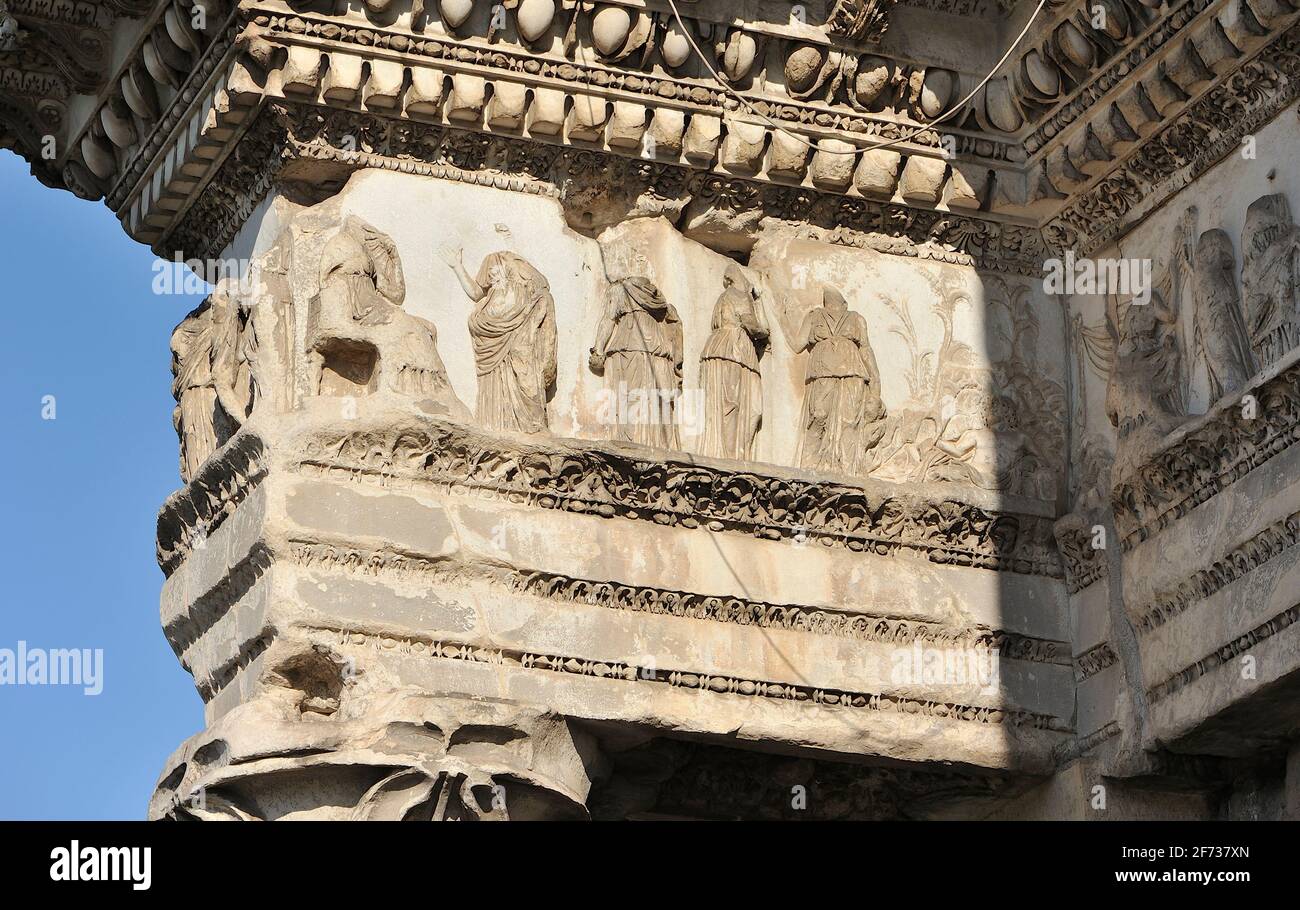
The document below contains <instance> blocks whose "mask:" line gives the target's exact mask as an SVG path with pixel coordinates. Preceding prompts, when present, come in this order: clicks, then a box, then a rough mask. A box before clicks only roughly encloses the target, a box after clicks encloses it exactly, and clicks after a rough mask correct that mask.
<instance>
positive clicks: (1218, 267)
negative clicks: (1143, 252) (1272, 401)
mask: <svg viewBox="0 0 1300 910" xmlns="http://www.w3.org/2000/svg"><path fill="white" fill-rule="evenodd" d="M1195 301H1196V311H1195V313H1194V316H1193V318H1194V320H1195V329H1194V337H1195V339H1196V345H1197V347H1198V348H1199V350H1200V353H1201V355H1202V356H1203V357H1204V358H1205V364H1206V370H1207V372H1208V374H1209V382H1210V398H1211V400H1217V399H1218V398H1220V397H1221V396H1223V395H1225V394H1227V393H1228V392H1232V391H1236V390H1237V389H1239V388H1241V387H1242V386H1243V385H1245V384H1246V381H1247V380H1248V379H1249V378H1250V377H1251V376H1252V375H1254V373H1255V358H1254V357H1253V356H1252V355H1251V351H1250V344H1249V341H1248V336H1247V334H1246V326H1245V324H1244V322H1243V313H1242V309H1241V295H1239V294H1238V293H1237V276H1236V257H1235V256H1234V255H1233V251H1232V239H1231V238H1230V237H1228V234H1227V232H1226V231H1223V230H1220V229H1218V228H1215V229H1213V230H1209V231H1206V232H1205V233H1203V234H1201V236H1200V239H1199V240H1197V242H1196V290H1195Z"/></svg>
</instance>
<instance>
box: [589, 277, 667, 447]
mask: <svg viewBox="0 0 1300 910" xmlns="http://www.w3.org/2000/svg"><path fill="white" fill-rule="evenodd" d="M682 357H683V351H682V325H681V319H680V318H679V317H678V315H677V309H676V307H674V306H673V305H672V304H670V303H669V302H668V301H667V300H665V299H664V296H663V294H661V293H660V292H659V289H658V288H657V287H656V286H655V284H654V282H652V281H651V280H650V279H649V278H643V277H631V278H621V279H619V280H617V281H614V282H613V283H612V284H611V285H610V286H609V289H608V290H607V291H606V293H605V311H604V314H603V315H602V316H601V319H600V324H599V325H598V326H597V328H596V343H595V344H594V345H593V346H592V348H591V353H590V356H589V358H588V365H589V366H590V368H591V371H592V372H593V373H596V374H598V375H602V376H604V377H605V387H606V391H607V393H608V396H609V397H608V398H607V399H606V404H607V407H605V408H603V409H602V410H603V412H604V413H603V415H602V416H601V417H600V418H598V419H601V420H602V422H605V423H608V424H611V425H612V435H613V437H614V438H615V439H620V440H623V441H625V442H634V443H639V444H641V445H647V446H656V447H658V448H663V449H676V448H680V446H681V436H680V433H679V431H678V430H679V428H678V424H679V422H680V407H681V402H680V399H681V392H682ZM625 403H626V406H624V404H625Z"/></svg>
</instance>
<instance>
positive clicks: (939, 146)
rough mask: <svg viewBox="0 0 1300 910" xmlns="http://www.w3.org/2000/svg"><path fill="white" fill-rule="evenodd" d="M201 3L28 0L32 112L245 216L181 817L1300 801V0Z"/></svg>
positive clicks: (223, 235)
mask: <svg viewBox="0 0 1300 910" xmlns="http://www.w3.org/2000/svg"><path fill="white" fill-rule="evenodd" d="M900 6H901V5H900ZM190 7H191V4H189V3H181V4H179V5H175V4H173V5H172V6H170V7H168V8H166V9H164V5H163V4H161V3H155V4H150V3H148V2H146V0H139V2H135V0H132V2H127V0H116V2H114V3H111V4H100V5H98V6H97V7H96V8H95V12H94V14H93V15H85V16H80V18H75V19H68V16H67V14H66V11H63V10H62V8H58V9H56V8H54V7H50V6H49V5H48V4H46V5H40V4H33V3H29V2H26V0H9V2H8V3H7V4H6V3H0V57H2V58H3V61H2V63H3V66H0V70H3V71H2V72H0V147H4V148H12V149H14V150H16V151H17V152H19V154H22V155H23V156H24V157H26V158H27V159H28V160H30V161H32V163H33V171H34V173H35V174H36V175H37V176H38V177H39V178H40V179H42V180H43V181H44V182H46V183H48V184H50V185H53V186H61V187H64V188H67V189H69V190H71V191H73V192H75V193H77V194H78V195H80V196H83V197H85V198H88V199H96V200H98V199H102V200H104V202H105V203H106V204H107V205H108V206H109V207H110V208H111V209H112V210H113V211H114V212H115V213H116V214H117V215H118V216H119V217H120V218H121V221H122V223H123V226H124V227H125V229H126V230H127V231H128V233H129V234H130V235H131V236H132V237H134V238H136V239H138V240H140V241H142V242H145V243H148V244H151V245H153V246H154V247H155V249H156V250H157V251H158V252H159V253H160V254H165V255H166V256H167V257H168V258H171V257H173V256H175V255H177V254H180V255H181V256H184V257H220V258H222V259H223V260H234V261H236V262H238V263H239V264H240V267H239V269H238V270H237V272H238V274H236V275H235V276H233V278H231V279H229V280H226V281H223V282H221V283H220V284H219V285H217V287H216V288H215V290H214V292H213V293H212V295H211V297H210V298H209V300H208V301H207V302H206V303H205V304H204V306H202V307H200V308H198V309H196V310H195V311H194V312H192V313H191V314H190V315H189V316H187V317H186V319H185V320H184V321H182V322H181V324H180V325H179V326H177V327H176V330H175V331H174V333H173V335H172V337H171V345H170V347H171V355H172V367H173V376H174V383H173V393H174V396H175V398H176V401H177V405H176V410H175V412H174V422H175V425H176V430H177V433H178V438H179V442H180V475H181V480H182V482H183V483H184V484H185V486H184V487H183V488H182V489H181V490H179V491H177V493H176V494H174V495H173V496H172V497H170V498H169V500H168V502H167V503H166V504H165V506H164V508H163V511H162V513H161V515H160V517H159V525H158V557H159V563H160V565H161V566H162V567H163V570H164V573H165V574H166V576H167V577H166V580H165V582H164V583H163V591H162V602H161V619H162V623H163V627H164V630H165V633H166V635H167V638H168V641H169V642H170V643H171V644H172V646H173V648H174V649H175V650H176V653H177V656H178V658H179V659H180V660H181V662H182V664H183V665H184V666H185V667H186V668H187V669H188V670H189V671H190V672H191V673H192V674H193V675H194V678H195V681H196V685H197V687H198V689H199V692H200V694H201V696H202V697H203V699H204V701H205V704H206V720H207V724H208V727H207V729H206V730H205V731H204V732H202V733H200V734H198V735H197V736H196V737H195V738H193V739H192V740H191V741H190V742H189V743H187V744H186V745H185V746H183V747H182V748H181V750H180V751H179V752H178V753H177V754H176V755H175V756H174V757H173V759H172V760H171V762H170V763H169V764H168V766H167V768H166V770H165V772H164V775H163V777H162V779H161V780H160V783H159V788H158V791H157V794H156V796H155V799H154V802H153V804H152V805H151V808H150V812H151V815H152V816H154V817H198V818H321V817H330V818H432V817H464V818H470V817H473V818H502V817H507V816H508V817H510V818H571V817H589V816H592V815H595V816H596V817H647V816H649V817H655V816H663V815H678V816H687V817H709V818H728V817H753V818H773V817H787V815H788V813H787V812H786V810H785V809H783V808H778V807H777V804H778V803H781V802H782V801H781V800H780V799H778V798H777V797H778V796H779V794H778V793H777V790H779V789H780V788H781V787H784V786H793V785H795V784H797V783H800V782H804V783H806V784H807V785H809V786H810V787H813V788H814V789H818V788H820V789H818V793H820V794H822V795H823V796H824V800H823V801H822V802H821V803H819V804H818V806H817V808H815V809H813V810H811V812H812V814H813V815H814V816H816V817H827V818H831V817H836V818H844V817H876V818H899V817H1068V818H1093V817H1098V818H1100V817H1106V818H1183V817H1211V816H1214V817H1226V818H1255V817H1278V816H1283V815H1290V816H1294V815H1295V814H1296V809H1295V804H1296V799H1295V798H1294V792H1295V790H1296V787H1295V786H1294V784H1295V780H1294V778H1295V777H1296V772H1295V767H1294V766H1295V764H1296V763H1295V761H1294V754H1295V748H1294V743H1295V740H1296V737H1297V732H1298V731H1300V717H1298V716H1297V715H1296V711H1295V709H1294V707H1292V705H1293V704H1294V703H1295V698H1294V693H1295V688H1296V686H1297V685H1300V649H1297V646H1296V640H1295V636H1296V634H1297V633H1296V628H1297V624H1296V620H1297V619H1300V614H1297V610H1300V604H1297V603H1295V602H1293V601H1294V600H1295V596H1294V594H1293V592H1294V591H1295V590H1296V580H1295V578H1294V577H1293V576H1294V575H1295V574H1296V568H1295V563H1296V553H1297V542H1298V541H1300V523H1298V521H1297V516H1298V515H1300V487H1297V481H1296V478H1297V476H1300V474H1298V473H1297V472H1298V467H1297V464H1296V459H1297V458H1300V455H1297V452H1298V451H1300V448H1298V447H1297V445H1296V443H1297V442H1298V441H1300V430H1298V429H1297V427H1300V382H1298V379H1297V377H1298V376H1300V372H1298V371H1300V364H1298V362H1297V358H1298V357H1300V355H1297V353H1296V350H1295V349H1296V346H1297V343H1300V330H1297V326H1300V290H1298V288H1300V276H1297V275H1296V274H1295V270H1296V268H1297V256H1296V251H1297V249H1300V245H1298V243H1297V238H1300V233H1297V227H1296V225H1295V223H1294V218H1293V214H1292V212H1293V208H1292V206H1293V205H1294V204H1296V200H1295V199H1294V198H1293V196H1294V187H1295V186H1296V185H1297V181H1300V163H1298V162H1297V160H1295V157H1294V156H1291V155H1288V153H1287V152H1286V151H1285V150H1287V149H1289V148H1291V147H1292V146H1293V145H1294V142H1295V139H1296V134H1297V130H1298V127H1297V124H1296V121H1295V118H1294V117H1293V116H1279V114H1280V113H1282V112H1284V111H1287V110H1288V109H1289V108H1291V107H1292V106H1293V103H1294V101H1295V98H1296V96H1297V86H1300V81H1297V80H1296V78H1295V76H1294V73H1295V66H1294V60H1295V58H1296V53H1297V48H1300V32H1298V31H1297V28H1300V25H1297V21H1298V20H1300V10H1297V9H1295V8H1294V7H1293V6H1291V5H1286V4H1281V3H1258V2H1253V0H1252V2H1249V3H1242V2H1240V0H1231V2H1229V0H1216V2H1215V3H1209V4H1207V3H1194V4H1184V5H1183V6H1177V5H1176V4H1175V5H1173V6H1166V7H1161V8H1160V9H1156V8H1155V7H1152V6H1150V5H1143V4H1133V3H1128V4H1113V3H1112V4H1109V5H1108V6H1107V10H1108V11H1109V12H1110V13H1111V15H1108V16H1107V17H1106V21H1105V23H1104V24H1103V25H1102V26H1100V27H1093V28H1091V29H1089V28H1085V27H1083V26H1082V25H1081V24H1080V22H1076V21H1075V19H1077V18H1078V17H1077V14H1078V12H1079V11H1078V9H1077V5H1076V6H1075V7H1071V6H1070V5H1069V4H1066V5H1064V6H1061V7H1060V8H1059V9H1058V8H1057V6H1056V5H1051V4H1049V5H1048V6H1047V7H1046V8H1045V11H1044V12H1042V13H1041V14H1040V15H1039V18H1037V19H1035V21H1034V22H1033V23H1032V24H1031V25H1030V28H1029V30H1028V31H1027V32H1026V34H1025V37H1024V41H1023V44H1022V45H1021V46H1020V47H1018V48H1017V49H1016V52H1015V53H1014V54H1012V55H1011V56H1010V57H1009V62H1008V64H1007V68H1006V69H1005V70H1003V71H1001V72H993V73H990V72H989V70H990V69H991V68H992V67H993V66H994V64H995V63H996V62H997V61H998V59H999V58H1000V57H1001V55H1002V54H1003V53H1004V51H1005V48H1004V47H1002V46H1001V44H1000V42H1002V41H1003V40H1005V38H1006V36H1007V35H1008V34H1012V33H1015V32H1017V31H1018V30H1019V28H1020V27H1021V23H1022V21H1024V20H1023V17H1022V16H1021V11H1020V9H1018V8H1017V9H1015V10H1013V9H1011V6H1010V5H1008V4H1003V5H1001V6H998V5H990V4H983V5H979V4H956V5H951V4H950V5H948V6H946V7H944V9H943V10H938V9H934V8H932V9H930V10H904V11H903V12H902V13H899V12H898V11H896V10H894V9H893V7H894V4H892V3H881V2H873V3H857V2H848V0H836V2H828V3H814V4H809V5H808V6H807V8H804V7H803V6H801V7H800V10H801V11H802V12H801V13H800V14H799V16H797V17H795V18H793V19H792V18H791V15H790V10H789V9H788V8H786V7H785V6H782V5H781V4H776V5H773V4H749V5H746V6H745V7H744V9H743V10H741V11H740V12H737V11H736V10H734V9H731V8H729V7H727V5H726V4H716V3H713V4H706V3H699V4H687V5H686V8H685V9H683V10H681V11H680V14H681V15H682V16H684V17H685V19H686V20H687V21H686V28H685V29H684V30H683V28H682V27H681V25H680V23H678V22H677V21H676V19H677V11H667V10H663V9H659V8H657V7H656V6H655V5H654V4H651V5H650V6H645V5H635V4H634V5H626V4H622V3H596V4H577V5H573V4H569V5H562V4H557V3H554V2H551V0H522V2H520V3H517V4H512V5H509V8H508V9H507V8H506V7H500V8H497V7H493V8H492V9H491V10H489V9H488V5H484V4H473V3H467V2H464V0H443V2H441V3H439V4H425V5H423V7H422V8H424V14H423V15H416V14H415V10H414V9H413V10H412V11H411V14H409V15H408V13H407V12H406V11H404V10H398V9H396V7H391V8H390V4H387V3H367V4H361V5H353V6H346V5H336V6H330V5H321V4H295V5H293V11H292V14H291V15H290V14H286V12H285V9H284V8H283V6H282V5H277V4H266V3H260V2H257V0H240V2H234V3H220V4H218V3H204V4H202V7H201V8H202V9H203V10H204V11H205V13H207V14H208V15H207V21H206V22H204V23H200V21H199V20H198V19H190V18H189V17H187V16H185V15H183V14H181V11H183V10H186V9H189V8H190ZM769 7H770V8H769ZM778 7H779V9H778ZM913 13H915V14H916V16H917V18H914V17H913V15H912V14H913ZM738 16H739V17H742V18H737V17H738ZM201 18H203V17H200V19H201ZM64 19H68V21H63V20H64ZM891 20H893V21H894V22H895V27H894V28H886V27H887V26H888V25H889V24H890V22H891ZM918 22H919V23H923V24H924V28H920V27H913V26H912V24H913V23H918ZM899 23H901V24H902V27H899ZM706 35H707V36H709V37H708V39H707V40H705V39H704V38H703V37H702V36H706ZM696 45H699V47H698V48H697V47H696ZM70 47H75V48H78V52H77V53H76V54H71V53H69V52H68V50H67V48H70ZM110 48H111V49H112V53H109V52H108V51H109V49H110ZM701 56H702V57H703V59H700V57H701ZM1013 70H1014V71H1013ZM986 75H987V76H990V77H991V78H989V79H988V80H987V83H986V84H984V85H983V87H982V88H980V89H979V90H978V91H972V90H973V89H974V88H975V87H976V86H977V85H980V84H981V82H982V81H983V80H984V77H985V76H986ZM954 106H955V107H954ZM1224 111H1229V112H1231V116H1225V115H1224V113H1223V112H1224ZM51 149H52V150H53V151H52V152H51V151H50V150H51ZM1238 151H1240V152H1241V154H1237V152H1238ZM471 270H473V272H471ZM209 271H211V270H209ZM208 277H215V276H214V275H209V276H208ZM471 405H472V406H471ZM1286 754H1290V756H1291V758H1290V759H1285V758H1279V756H1285V755H1286ZM268 756H273V757H268ZM648 766H653V767H654V768H655V772H654V774H648V773H647V771H646V768H647V767H648ZM957 767H960V768H961V769H962V770H961V771H957V770H954V768H957ZM719 780H725V781H727V783H726V784H718V783H710V782H711V781H719ZM1103 780H1104V781H1105V782H1106V789H1107V792H1109V793H1110V794H1111V797H1110V798H1111V802H1110V804H1109V808H1106V809H1099V808H1098V807H1097V806H1096V805H1095V804H1094V794H1093V787H1095V786H1096V785H1097V782H1098V781H1103ZM774 781H779V782H780V786H778V785H777V784H775V783H774ZM774 787H775V789H774ZM832 787H835V788H839V789H840V790H841V791H842V792H841V793H840V794H839V795H838V796H832V795H831V794H829V793H828V792H826V788H832ZM196 792H197V793H201V794H203V800H201V801H199V802H196V801H195V797H194V796H193V794H194V793H196ZM936 794H937V795H938V796H937V799H936ZM785 802H786V803H788V800H786V801H785Z"/></svg>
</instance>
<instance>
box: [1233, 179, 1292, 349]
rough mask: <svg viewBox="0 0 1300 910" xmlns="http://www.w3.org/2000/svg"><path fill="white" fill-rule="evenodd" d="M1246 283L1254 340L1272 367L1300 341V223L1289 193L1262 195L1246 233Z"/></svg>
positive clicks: (1248, 213)
mask: <svg viewBox="0 0 1300 910" xmlns="http://www.w3.org/2000/svg"><path fill="white" fill-rule="evenodd" d="M1241 255H1242V262H1241V283H1242V289H1243V292H1242V296H1243V298H1244V303H1245V309H1246V329H1247V331H1248V332H1249V334H1250V345H1251V348H1252V349H1253V350H1254V352H1255V356H1256V357H1257V358H1258V359H1259V362H1260V365H1261V366H1270V365H1271V364H1273V363H1276V362H1277V361H1278V359H1279V358H1280V357H1281V356H1282V355H1283V354H1285V353H1286V352H1287V351H1290V350H1292V349H1293V348H1295V347H1296V345H1297V344H1300V312H1297V302H1298V301H1300V228H1297V227H1296V224H1295V222H1293V221H1292V220H1291V207H1290V205H1288V204H1287V200H1286V197H1285V196H1283V195H1281V194H1277V195H1273V196H1264V197H1262V198H1260V199H1256V200H1255V201H1254V202H1252V203H1251V204H1250V208H1248V209H1247V210H1246V224H1245V226H1244V227H1243V228H1242V238H1241Z"/></svg>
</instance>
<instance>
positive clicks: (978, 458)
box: [922, 388, 1056, 500]
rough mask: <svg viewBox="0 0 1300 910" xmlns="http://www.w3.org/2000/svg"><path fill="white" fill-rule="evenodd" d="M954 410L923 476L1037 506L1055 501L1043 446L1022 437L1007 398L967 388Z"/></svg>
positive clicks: (1017, 417)
mask: <svg viewBox="0 0 1300 910" xmlns="http://www.w3.org/2000/svg"><path fill="white" fill-rule="evenodd" d="M954 407H955V408H956V413H955V414H954V415H953V416H952V417H951V418H950V419H948V420H947V421H945V422H944V426H943V430H942V431H941V433H940V434H939V438H938V439H937V440H936V441H935V443H934V449H933V451H932V452H931V454H930V463H929V464H928V465H927V466H926V469H925V470H924V471H923V473H922V476H924V477H926V478H927V479H933V480H941V481H949V482H953V483H964V484H970V485H971V486H977V487H985V488H987V489H991V490H1003V491H1005V492H1008V493H1015V494H1017V495H1020V496H1032V497H1034V498H1036V499H1042V500H1052V499H1054V498H1055V497H1056V473H1055V471H1054V470H1053V468H1052V465H1053V463H1054V459H1053V458H1051V457H1050V455H1049V453H1046V452H1042V451H1040V445H1041V444H1042V443H1043V442H1045V440H1035V439H1034V438H1033V437H1032V436H1031V435H1030V434H1028V433H1026V432H1025V430H1024V428H1023V427H1022V426H1021V420H1020V413H1019V411H1018V409H1017V407H1016V403H1015V401H1013V400H1012V399H1011V397H1010V396H1008V395H1001V394H990V393H989V392H988V391H987V390H984V389H969V388H968V389H963V390H962V392H960V393H959V394H958V395H957V398H956V400H955V401H954Z"/></svg>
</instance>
